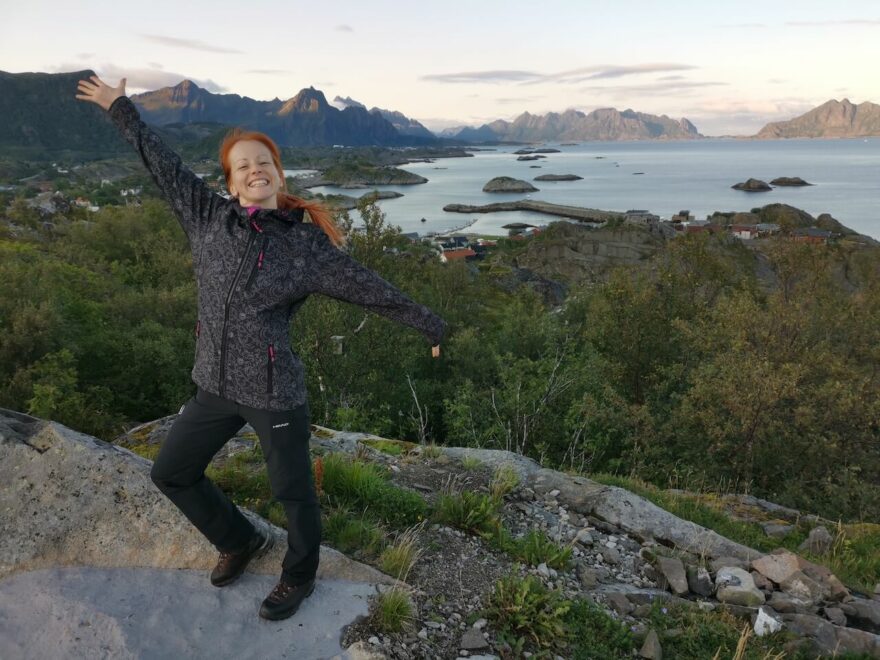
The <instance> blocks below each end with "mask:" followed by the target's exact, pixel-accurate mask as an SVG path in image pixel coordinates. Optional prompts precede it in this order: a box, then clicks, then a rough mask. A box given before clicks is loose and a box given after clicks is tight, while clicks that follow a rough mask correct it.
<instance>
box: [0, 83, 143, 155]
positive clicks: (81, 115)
mask: <svg viewBox="0 0 880 660" xmlns="http://www.w3.org/2000/svg"><path fill="white" fill-rule="evenodd" d="M90 75H94V72H93V71H79V72H74V73H7V72H5V71H0V118H2V121H0V149H2V150H3V152H4V155H21V156H22V157H28V158H34V157H42V156H46V155H49V154H51V153H61V152H76V153H89V154H97V155H109V154H115V153H122V152H126V151H129V150H130V149H131V147H129V146H128V145H127V144H126V143H125V142H124V141H123V140H122V138H121V137H119V133H118V131H117V130H116V128H115V127H114V126H113V125H112V124H111V123H110V121H109V119H107V117H106V116H105V113H104V112H103V111H102V110H101V109H100V108H98V107H97V106H96V105H94V104H92V103H84V102H82V101H78V100H77V99H76V98H75V96H76V93H77V92H76V83H77V81H78V80H80V79H82V78H87V77H88V76H90Z"/></svg>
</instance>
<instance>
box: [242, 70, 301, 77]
mask: <svg viewBox="0 0 880 660" xmlns="http://www.w3.org/2000/svg"><path fill="white" fill-rule="evenodd" d="M242 73H259V74H265V75H270V76H274V75H278V74H286V73H291V71H290V70H289V69H247V70H245V71H242Z"/></svg>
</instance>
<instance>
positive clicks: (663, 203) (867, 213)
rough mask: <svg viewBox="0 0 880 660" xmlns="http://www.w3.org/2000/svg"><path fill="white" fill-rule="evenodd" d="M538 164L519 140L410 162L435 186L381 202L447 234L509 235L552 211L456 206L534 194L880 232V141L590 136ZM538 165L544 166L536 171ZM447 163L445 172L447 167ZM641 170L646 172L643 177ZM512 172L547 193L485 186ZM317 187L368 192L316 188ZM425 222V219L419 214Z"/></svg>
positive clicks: (406, 189) (408, 223)
mask: <svg viewBox="0 0 880 660" xmlns="http://www.w3.org/2000/svg"><path fill="white" fill-rule="evenodd" d="M544 146H548V147H553V148H557V149H560V150H561V153H554V154H547V157H546V158H543V159H540V160H537V161H517V160H516V159H517V156H516V155H514V154H513V152H514V151H516V150H517V149H519V148H520V147H499V148H498V149H497V150H496V151H478V152H475V154H474V157H473V158H443V159H437V160H435V161H434V162H433V163H410V164H408V165H405V166H403V167H404V169H406V170H408V171H411V172H414V173H417V174H420V175H422V176H424V177H425V178H427V179H428V183H426V184H421V185H412V186H380V187H379V189H381V190H396V191H399V192H401V193H403V195H404V197H401V198H398V199H391V200H384V201H382V202H380V205H381V208H382V210H383V211H384V212H385V214H386V217H387V219H388V221H389V222H390V223H392V224H396V225H399V226H400V227H401V228H402V229H403V231H405V232H410V231H418V232H420V233H423V234H424V233H426V232H428V231H448V230H450V229H453V228H456V227H461V226H463V225H466V224H469V223H471V222H472V221H473V220H474V219H476V222H475V223H473V224H471V225H470V226H469V227H468V228H467V231H468V232H474V233H484V234H492V235H506V233H507V231H506V230H504V229H502V228H501V227H502V225H504V224H507V223H509V222H527V223H531V224H536V225H538V224H547V223H549V222H551V221H553V220H554V219H555V218H554V217H553V216H548V215H543V214H537V213H526V212H519V211H514V212H503V213H489V214H460V213H447V212H445V211H443V206H444V205H446V204H450V203H456V202H458V203H463V204H489V203H492V202H500V201H505V200H508V201H512V200H517V199H524V198H528V199H534V200H541V201H546V202H552V203H556V204H571V205H574V206H584V207H590V208H597V209H603V210H609V211H626V210H627V209H647V210H649V211H651V212H652V213H656V214H657V215H659V216H660V217H662V218H669V217H670V216H671V215H672V214H674V213H677V212H678V211H679V210H680V209H689V210H690V211H691V213H693V214H694V215H695V217H697V218H699V219H702V218H705V217H706V215H707V214H709V213H712V212H713V211H748V210H750V209H752V208H754V207H757V206H764V205H765V204H771V203H774V202H781V203H785V204H790V205H792V206H795V207H797V208H800V209H803V210H805V211H807V212H808V213H810V214H812V215H814V216H816V215H818V214H820V213H830V214H831V215H832V216H834V217H835V218H836V219H838V220H839V221H841V222H842V223H843V224H844V225H846V226H848V227H850V228H852V229H854V230H855V231H857V232H859V233H862V234H867V235H869V236H872V237H873V238H877V239H880V138H868V139H861V138H859V139H842V140H735V139H706V140H691V141H671V142H647V141H644V142H586V143H580V144H578V145H577V146H560V145H558V144H547V145H544ZM532 165H539V166H540V169H536V168H531V167H530V166H532ZM440 168H443V169H440ZM637 172H642V173H643V174H636V173H637ZM541 174H577V175H578V176H582V177H583V180H582V181H565V182H557V183H553V182H541V181H533V179H534V178H535V177H536V176H539V175H541ZM496 176H512V177H515V178H518V179H524V180H526V181H529V182H531V183H532V184H533V185H534V186H535V187H536V188H538V189H539V190H540V192H536V193H531V194H523V193H503V194H502V193H484V192H482V187H483V185H484V184H485V183H486V182H487V181H488V180H489V179H491V178H492V177H496ZM782 176H791V177H793V176H799V177H801V178H802V179H804V180H806V181H808V182H810V183H813V184H815V185H814V186H809V187H803V188H775V189H774V190H772V191H770V192H764V193H747V192H741V191H738V190H733V189H731V186H732V185H733V184H735V183H738V182H740V181H745V180H746V179H748V178H749V177H754V178H757V179H762V180H764V181H766V182H768V183H769V182H770V180H771V179H775V178H776V177H782ZM315 191H316V192H324V193H333V192H338V193H344V194H358V193H360V192H361V191H352V190H342V189H338V188H331V187H325V188H317V189H315ZM423 217H424V218H425V219H426V222H421V218H423Z"/></svg>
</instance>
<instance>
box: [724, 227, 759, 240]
mask: <svg viewBox="0 0 880 660" xmlns="http://www.w3.org/2000/svg"><path fill="white" fill-rule="evenodd" d="M730 233H731V234H732V235H733V236H735V237H736V238H740V239H742V240H751V239H753V238H757V237H758V227H757V225H731V226H730Z"/></svg>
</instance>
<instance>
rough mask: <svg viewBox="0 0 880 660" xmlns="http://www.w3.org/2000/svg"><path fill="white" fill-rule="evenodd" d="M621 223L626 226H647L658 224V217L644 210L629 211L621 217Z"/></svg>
mask: <svg viewBox="0 0 880 660" xmlns="http://www.w3.org/2000/svg"><path fill="white" fill-rule="evenodd" d="M623 221H624V222H625V223H626V224H628V225H639V226H643V227H644V226H648V225H652V224H655V223H657V222H660V216H658V215H654V214H653V213H651V212H650V211H646V210H644V209H630V210H629V211H627V212H626V213H624V215H623Z"/></svg>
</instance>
